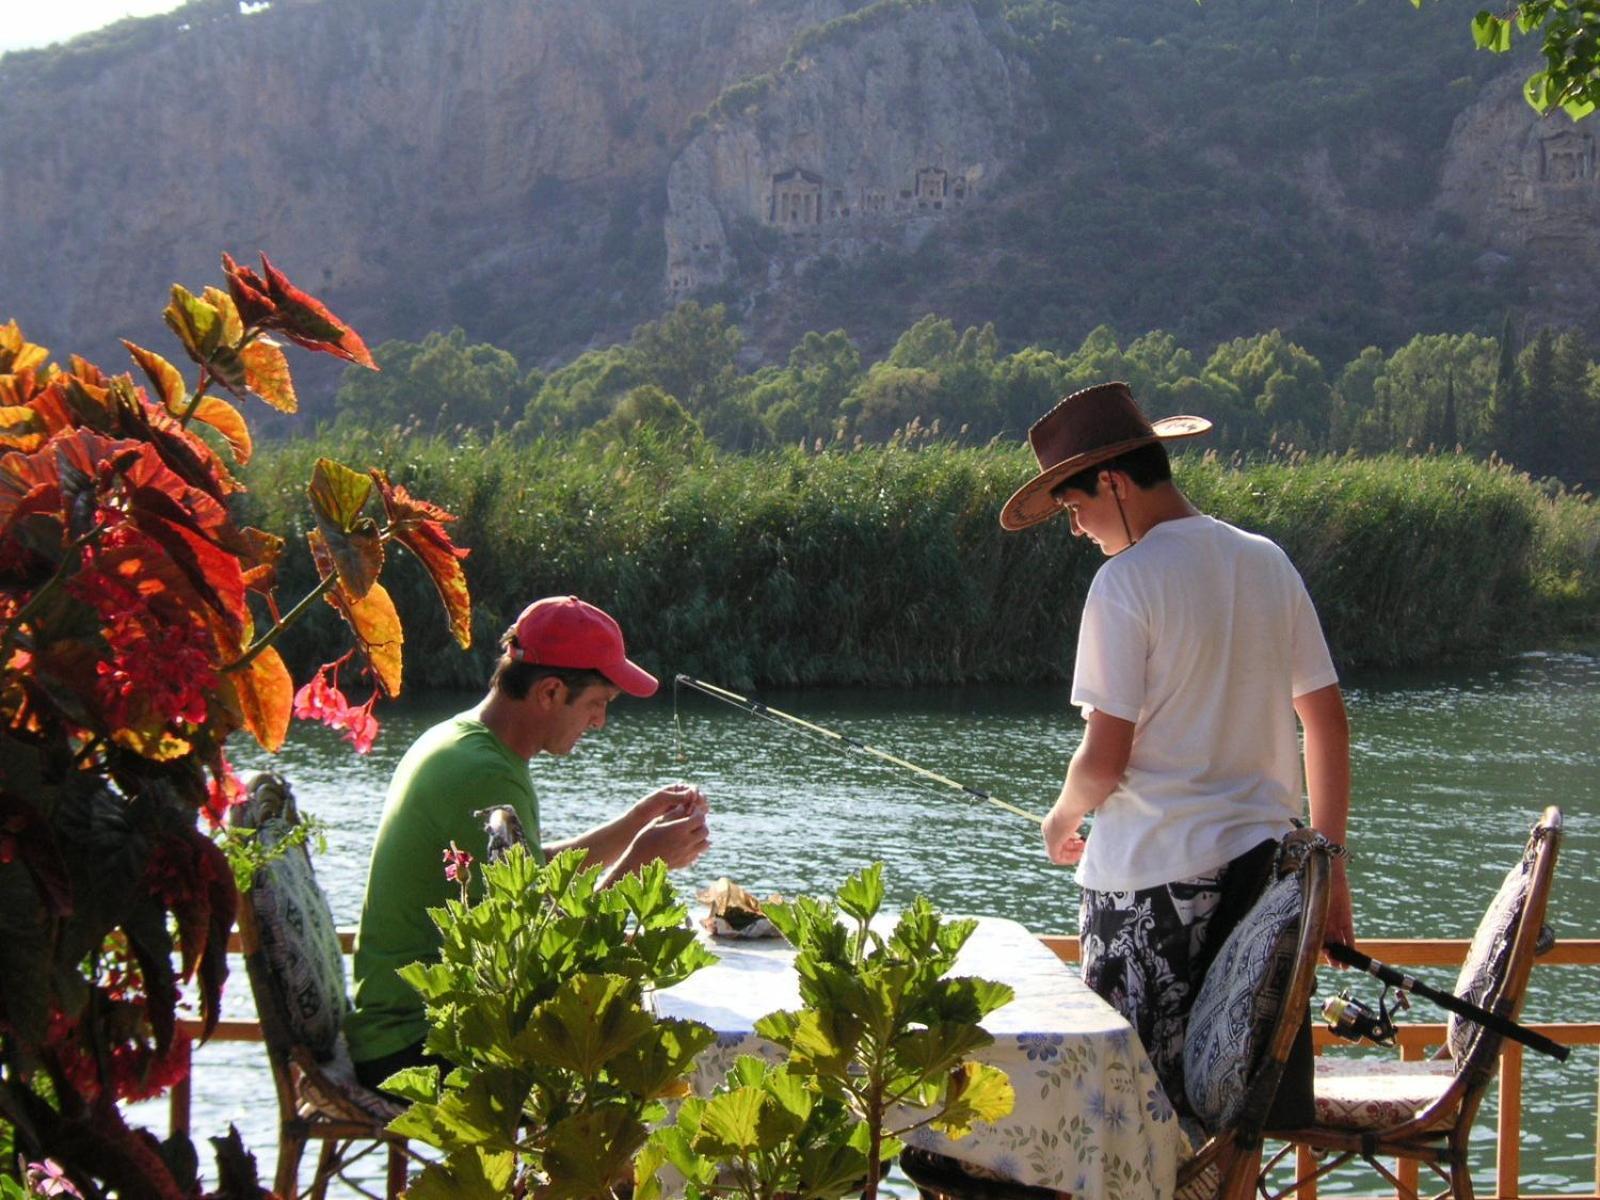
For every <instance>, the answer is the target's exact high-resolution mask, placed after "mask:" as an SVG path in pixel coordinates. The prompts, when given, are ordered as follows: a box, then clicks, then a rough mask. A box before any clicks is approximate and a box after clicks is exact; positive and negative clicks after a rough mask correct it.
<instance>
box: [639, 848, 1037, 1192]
mask: <svg viewBox="0 0 1600 1200" xmlns="http://www.w3.org/2000/svg"><path fill="white" fill-rule="evenodd" d="M883 895H884V891H883V864H882V863H875V864H873V865H872V866H871V867H868V868H867V869H865V870H863V871H861V872H858V873H857V874H855V875H852V876H851V877H850V878H849V879H847V880H846V881H845V882H844V884H843V885H842V886H841V887H840V889H839V891H838V895H837V903H836V904H835V903H833V902H827V901H818V900H814V899H811V898H809V897H801V898H799V899H797V900H795V901H793V902H789V903H778V902H774V903H769V904H766V905H764V906H763V911H764V912H765V913H766V914H767V915H768V917H769V918H770V919H771V921H772V923H773V924H774V925H776V926H777V927H778V929H779V931H780V932H781V933H782V934H783V935H784V937H785V938H787V939H788V940H789V942H790V943H791V944H792V945H793V946H794V947H795V950H796V957H795V969H796V971H797V972H798V974H799V978H800V997H801V1001H802V1005H803V1006H802V1007H801V1008H800V1009H798V1010H795V1011H789V1012H777V1013H772V1014H771V1015H769V1016H767V1017H764V1018H762V1019H761V1020H760V1021H758V1022H757V1023H756V1032H757V1033H758V1034H760V1035H761V1036H762V1037H764V1038H766V1039H767V1040H769V1041H771V1042H773V1043H776V1044H777V1045H778V1046H779V1047H781V1048H782V1049H783V1050H784V1051H786V1052H787V1059H786V1061H785V1062H783V1063H782V1064H780V1065H778V1066H772V1065H769V1064H766V1063H763V1062H761V1061H759V1060H756V1059H742V1060H740V1061H739V1062H738V1063H737V1065H736V1066H735V1069H734V1071H733V1073H732V1074H731V1075H730V1077H729V1079H728V1082H727V1084H726V1086H725V1087H723V1088H721V1089H719V1090H718V1092H717V1093H716V1094H715V1095H713V1096H712V1097H711V1098H710V1099H708V1100H705V1101H699V1100H696V1101H686V1102H685V1103H684V1104H683V1105H682V1106H681V1108H680V1109H679V1112H678V1115H677V1119H676V1121H675V1123H674V1125H673V1126H671V1127H667V1128H664V1129H661V1130H659V1131H657V1132H656V1133H655V1134H653V1135H652V1138H651V1142H650V1145H649V1147H648V1149H647V1150H646V1152H645V1154H643V1155H641V1157H640V1162H639V1169H638V1175H639V1191H638V1196H639V1200H655V1198H656V1197H657V1196H659V1195H660V1186H659V1184H658V1183H657V1182H656V1181H655V1174H656V1172H657V1170H658V1169H659V1167H660V1166H661V1165H662V1164H670V1165H671V1166H673V1167H674V1168H675V1169H676V1170H677V1171H678V1173H679V1174H681V1175H682V1176H683V1177H684V1178H685V1179H687V1180H688V1181H689V1186H688V1190H687V1194H688V1195H689V1196H690V1197H691V1200H694V1198H697V1197H707V1196H717V1195H736V1196H742V1197H747V1198H748V1200H773V1198H775V1197H795V1198H805V1200H811V1198H814V1200H831V1198H833V1197H840V1196H844V1195H847V1194H852V1193H856V1194H860V1195H862V1196H864V1197H867V1198H868V1200H871V1198H873V1197H876V1195H877V1192H878V1181H879V1178H880V1174H881V1170H882V1166H883V1164H886V1163H887V1162H888V1160H889V1159H891V1158H893V1157H894V1156H895V1155H896V1154H898V1153H899V1152H900V1149H901V1143H900V1142H899V1140H898V1139H899V1138H900V1136H902V1135H904V1134H906V1133H908V1132H910V1131H911V1130H912V1129H915V1128H918V1127H920V1126H924V1125H931V1126H933V1127H934V1128H936V1129H938V1130H939V1131H941V1132H942V1133H944V1134H946V1135H947V1136H949V1137H952V1138H960V1137H962V1136H964V1135H965V1134H966V1133H967V1132H969V1131H970V1130H971V1128H972V1127H973V1125H974V1124H976V1123H978V1122H984V1121H995V1120H998V1119H999V1118H1001V1117H1003V1116H1005V1115H1006V1114H1007V1113H1009V1112H1010V1111H1011V1108H1012V1104H1013V1101H1014V1099H1015V1097H1014V1095H1013V1092H1012V1089H1011V1083H1010V1081H1009V1080H1008V1079H1007V1077H1006V1074H1005V1072H1004V1071H1001V1070H999V1069H998V1068H996V1067H991V1066H988V1065H986V1064H983V1063H979V1062H977V1061H974V1060H973V1059H972V1058H971V1057H970V1056H971V1054H972V1053H973V1052H974V1051H975V1050H978V1049H981V1048H982V1047H984V1046H987V1045H989V1044H990V1043H991V1042H992V1041H993V1038H991V1037H990V1036H989V1034H988V1033H987V1032H985V1031H984V1029H983V1028H982V1027H981V1026H980V1025H979V1022H980V1021H981V1020H982V1019H983V1018H984V1017H985V1016H987V1015H988V1014H989V1013H991V1012H993V1011H994V1010H995V1009H996V1008H998V1007H1000V1006H1001V1005H1002V1004H1006V1003H1008V1002H1009V1001H1010V1000H1011V998H1012V994H1013V993H1012V990H1011V988H1010V987H1008V986H1007V985H1006V984H1003V983H995V982H992V981H989V980H984V979H976V978H971V977H966V976H957V977H952V976H950V975H949V972H950V970H951V968H952V967H953V966H954V964H955V959H956V955H957V953H958V952H959V951H960V949H961V947H962V946H963V945H964V944H965V943H966V941H967V939H968V938H969V937H970V936H971V935H972V931H973V929H974V928H976V924H977V923H976V922H975V921H971V920H959V921H944V920H942V919H941V918H940V916H939V914H938V913H937V912H935V911H934V909H933V906H932V905H931V904H930V903H929V901H928V900H927V899H926V898H925V897H921V896H919V897H917V898H916V899H915V900H913V901H912V903H911V904H910V906H909V907H908V908H906V909H905V910H904V911H903V912H902V913H901V914H900V916H899V918H898V920H897V922H896V923H895V925H894V928H893V931H892V932H890V933H889V934H888V935H887V936H885V935H884V934H882V933H881V932H879V930H877V929H874V928H873V921H874V919H875V918H877V916H878V914H879V911H880V910H881V908H882V906H883Z"/></svg>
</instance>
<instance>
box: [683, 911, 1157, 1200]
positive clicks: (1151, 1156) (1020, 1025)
mask: <svg viewBox="0 0 1600 1200" xmlns="http://www.w3.org/2000/svg"><path fill="white" fill-rule="evenodd" d="M710 944H711V946H712V949H713V950H714V951H715V953H716V954H718V955H719V956H720V958H721V961H720V962H719V963H717V964H716V965H715V966H713V967H708V968H706V969H705V970H702V971H700V972H698V973H697V974H695V975H693V976H691V977H690V978H689V979H687V980H685V981H684V982H683V983H681V984H679V985H678V986H677V987H674V988H670V989H668V990H666V991H664V992H662V993H661V994H660V995H659V996H658V997H657V1008H658V1010H659V1011H660V1013H661V1015H662V1016H671V1017H683V1018H688V1019H692V1020H697V1021H702V1022H704V1023H705V1024H707V1025H709V1026H711V1028H712V1029H714V1030H716V1031H717V1035H718V1036H717V1043H716V1045H715V1046H714V1047H712V1048H711V1049H709V1050H707V1051H706V1053H705V1054H704V1055H702V1056H701V1059H700V1061H699V1063H698V1064H697V1066H696V1072H695V1078H694V1081H693V1082H694V1087H695V1090H696V1091H700V1092H703V1093H709V1092H710V1091H711V1089H712V1088H713V1087H715V1086H716V1085H717V1084H718V1083H720V1082H721V1081H722V1079H723V1078H724V1077H725V1075H726V1074H727V1070H728V1068H729V1067H730V1066H731V1065H732V1063H733V1060H734V1059H735V1057H737V1056H738V1055H740V1054H751V1053H760V1054H765V1056H766V1057H768V1058H776V1057H778V1051H777V1048H776V1047H774V1046H772V1045H771V1044H770V1043H767V1042H765V1041H763V1040H762V1039H760V1038H757V1037H756V1036H755V1034H754V1033H753V1032H752V1030H753V1028H754V1025H755V1022H756V1020H757V1019H758V1018H759V1017H762V1016H764V1015H766V1014H767V1013H769V1012H772V1011H774V1010H776V1009H780V1008H797V1007H799V1004H800V995H799V988H798V983H797V980H796V976H795V973H794V969H793V966H792V963H793V957H794V953H793V951H792V950H791V949H790V948H789V947H788V946H787V945H786V944H785V943H783V942H779V941H724V940H716V941H713V942H711V943H710ZM955 973H956V974H958V975H977V976H980V977H982V978H985V979H996V980H1000V981H1003V982H1005V983H1008V984H1010V985H1011V986H1012V988H1013V989H1015V991H1016V999H1015V1000H1013V1001H1012V1002H1011V1003H1010V1004H1008V1005H1006V1006H1005V1007H1003V1008H1000V1009H998V1010H996V1011H995V1012H993V1013H991V1014H990V1015H989V1017H988V1019H987V1020H985V1021H984V1027H985V1028H986V1029H988V1030H989V1032H990V1033H991V1034H993V1035H994V1039H995V1041H994V1045H992V1046H990V1047H988V1048H987V1049H985V1050H982V1051H980V1052H979V1053H978V1055H977V1056H976V1057H978V1058H980V1059H981V1060H982V1061H984V1062H986V1063H991V1064H993V1065H994V1066H997V1067H1000V1068H1001V1069H1002V1070H1004V1071H1005V1072H1006V1074H1007V1075H1008V1076H1009V1077H1010V1079H1011V1085H1012V1087H1013V1088H1014V1089H1015V1090H1016V1106H1015V1108H1014V1109H1013V1110H1012V1112H1011V1115H1010V1116H1008V1117H1005V1118H1002V1119H1001V1120H1000V1121H999V1122H997V1123H996V1124H995V1125H992V1126H980V1127H979V1128H978V1129H976V1130H974V1131H973V1132H972V1133H971V1134H969V1135H968V1136H967V1137H965V1138H962V1139H961V1140H960V1141H950V1140H949V1139H947V1138H944V1137H942V1136H940V1135H939V1134H936V1133H934V1132H932V1131H931V1130H919V1131H917V1132H916V1133H914V1134H912V1135H910V1136H909V1137H908V1139H907V1141H908V1142H909V1143H910V1144H911V1145H914V1146H918V1147H921V1148H922V1149H925V1150H931V1151H934V1152H935V1153H938V1154H947V1155H950V1156H952V1157H954V1158H959V1159H961V1160H962V1161H963V1162H967V1163H971V1164H975V1165H977V1166H979V1167H983V1168H987V1169H989V1170H993V1171H995V1172H997V1173H998V1174H1000V1175H1002V1176H1004V1177H1006V1178H1008V1179H1014V1180H1017V1181H1018V1182H1020V1183H1026V1184H1032V1185H1036V1186H1040V1187H1048V1188H1054V1189H1057V1190H1058V1191H1064V1192H1071V1193H1072V1194H1073V1195H1074V1196H1077V1197H1081V1198H1083V1200H1170V1197H1171V1195H1172V1190H1173V1182H1174V1179H1175V1177H1176V1174H1177V1164H1178V1159H1179V1155H1180V1153H1182V1152H1183V1149H1184V1147H1185V1142H1184V1138H1183V1135H1182V1134H1181V1133H1180V1131H1179V1128H1178V1123H1177V1120H1176V1119H1175V1117H1174V1115H1173V1111H1172V1106H1171V1104H1169V1103H1168V1101H1167V1097H1166V1094H1165V1093H1164V1092H1163V1091H1162V1090H1161V1085H1160V1084H1159V1083H1158V1082H1157V1080H1156V1075H1155V1070H1154V1068H1152V1067H1151V1065H1150V1060H1149V1058H1148V1057H1147V1056H1146V1055H1145V1052H1144V1048H1143V1047H1142V1046H1141V1045H1140V1044H1139V1038H1138V1036H1137V1035H1136V1034H1135V1033H1134V1032H1133V1029H1132V1028H1131V1027H1130V1026H1129V1025H1128V1023H1127V1022H1126V1021H1124V1020H1123V1019H1122V1017H1121V1016H1120V1015H1119V1014H1118V1013H1117V1012H1116V1010H1114V1009H1113V1008H1112V1007H1111V1006H1110V1005H1108V1004H1107V1003H1106V1002H1105V1001H1104V1000H1102V999H1100V997H1099V996H1096V995H1095V994H1094V993H1093V992H1091V991H1090V990H1089V989H1088V988H1087V987H1085V986H1084V983H1083V980H1082V979H1081V978H1080V977H1079V975H1078V973H1077V971H1076V970H1074V969H1073V968H1071V967H1069V966H1067V965H1066V964H1065V963H1063V962H1061V960H1060V959H1058V958H1057V957H1056V956H1055V955H1054V954H1053V953H1052V952H1051V951H1050V950H1049V949H1048V948H1047V947H1046V946H1044V944H1043V943H1041V942H1040V941H1039V940H1038V939H1037V938H1036V937H1034V936H1033V935H1032V934H1031V933H1029V932H1028V931H1027V929H1025V928H1024V927H1023V926H1021V925H1019V924H1018V923H1017V922H1015V921H1007V920H1002V919H1000V918H995V917H983V918H980V919H979V924H978V928H977V931H976V932H974V933H973V935H972V937H971V939H970V940H969V941H968V942H967V945H966V947H965V948H964V949H963V950H962V952H961V957H960V959H959V960H958V961H957V963H956V968H955Z"/></svg>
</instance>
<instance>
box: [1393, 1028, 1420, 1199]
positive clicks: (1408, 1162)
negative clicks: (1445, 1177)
mask: <svg viewBox="0 0 1600 1200" xmlns="http://www.w3.org/2000/svg"><path fill="white" fill-rule="evenodd" d="M1424 1049H1425V1047H1424V1046H1422V1045H1420V1044H1418V1045H1414V1044H1412V1043H1410V1042H1407V1043H1405V1044H1404V1045H1402V1046H1401V1047H1400V1061H1401V1062H1421V1061H1422V1060H1423V1058H1424V1057H1426V1056H1425V1055H1424V1054H1423V1051H1424ZM1394 1166H1395V1175H1396V1176H1398V1177H1399V1180H1400V1182H1401V1184H1402V1185H1404V1186H1405V1187H1407V1188H1410V1189H1411V1194H1412V1195H1413V1196H1415V1195H1418V1194H1419V1193H1418V1192H1417V1160H1416V1159H1414V1158H1402V1159H1397V1160H1396V1162H1395V1164H1394ZM1395 1200H1400V1193H1399V1192H1396V1193H1395Z"/></svg>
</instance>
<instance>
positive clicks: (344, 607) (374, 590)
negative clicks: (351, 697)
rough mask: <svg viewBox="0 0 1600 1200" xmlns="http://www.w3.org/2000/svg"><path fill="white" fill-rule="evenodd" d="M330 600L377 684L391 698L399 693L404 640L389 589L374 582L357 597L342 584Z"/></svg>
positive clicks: (397, 613)
mask: <svg viewBox="0 0 1600 1200" xmlns="http://www.w3.org/2000/svg"><path fill="white" fill-rule="evenodd" d="M329 599H330V600H332V601H333V603H334V607H336V608H337V609H339V611H340V612H342V613H343V614H344V618H345V620H346V621H348V622H349V623H350V628H351V629H352V630H353V631H354V632H355V635H356V638H357V640H358V641H359V642H360V643H361V649H362V650H363V651H364V652H365V653H366V656H367V662H368V663H369V664H370V665H371V667H372V673H373V675H374V676H375V677H376V679H377V681H378V686H379V687H380V688H382V689H383V694H384V695H385V696H387V697H389V698H390V699H391V700H392V699H393V698H394V697H396V696H398V695H399V694H400V665H401V653H402V648H403V647H404V645H405V640H406V639H405V633H404V632H403V631H402V630H401V628H400V614H399V612H398V611H396V609H395V606H394V601H393V600H391V599H390V598H389V592H388V590H387V589H386V588H385V587H384V586H383V584H381V583H374V584H373V585H372V586H371V587H370V588H368V589H367V594H366V595H364V596H362V597H361V599H359V600H357V599H354V598H353V597H352V596H351V595H350V593H349V592H347V591H346V590H345V589H344V588H343V587H342V586H336V587H335V588H334V590H333V595H331V596H330V597H329Z"/></svg>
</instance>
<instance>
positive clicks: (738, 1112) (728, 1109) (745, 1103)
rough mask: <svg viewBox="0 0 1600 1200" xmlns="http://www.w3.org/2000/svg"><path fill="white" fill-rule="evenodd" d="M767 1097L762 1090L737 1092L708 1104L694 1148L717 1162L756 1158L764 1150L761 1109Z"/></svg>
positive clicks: (737, 1090) (745, 1089)
mask: <svg viewBox="0 0 1600 1200" xmlns="http://www.w3.org/2000/svg"><path fill="white" fill-rule="evenodd" d="M765 1099H766V1098H765V1095H764V1093H763V1092H762V1090H761V1089H760V1088H758V1087H740V1088H733V1089H732V1090H731V1091H727V1092H723V1093H721V1094H720V1095H716V1096H713V1097H711V1099H710V1100H708V1101H707V1102H706V1108H705V1115H704V1116H703V1117H702V1118H701V1121H700V1133H699V1136H697V1137H696V1138H695V1140H694V1147H695V1149H696V1150H698V1151H699V1152H700V1153H702V1154H709V1155H711V1156H713V1157H715V1158H724V1159H726V1158H735V1157H739V1156H741V1155H750V1154H754V1153H755V1152H756V1151H757V1150H759V1149H760V1148H761V1109H762V1105H763V1103H764V1102H765Z"/></svg>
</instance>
